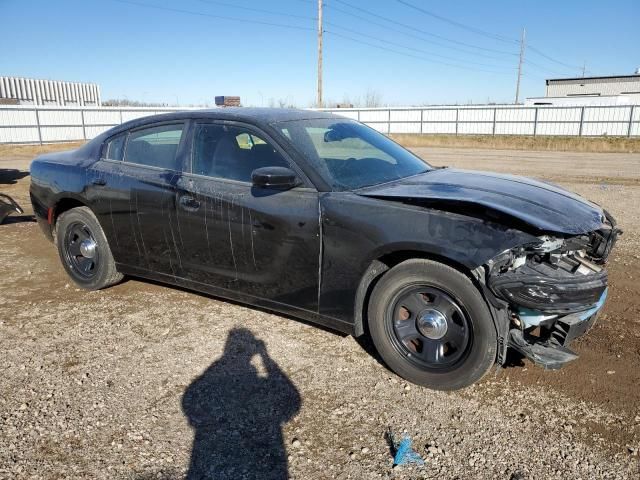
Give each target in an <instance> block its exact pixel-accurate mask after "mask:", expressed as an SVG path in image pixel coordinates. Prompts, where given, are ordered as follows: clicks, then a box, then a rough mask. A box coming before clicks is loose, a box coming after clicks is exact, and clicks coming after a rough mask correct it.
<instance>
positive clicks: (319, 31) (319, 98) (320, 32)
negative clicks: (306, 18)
mask: <svg viewBox="0 0 640 480" xmlns="http://www.w3.org/2000/svg"><path fill="white" fill-rule="evenodd" d="M322 1H323V0H318V99H317V101H316V104H317V105H316V107H322Z"/></svg>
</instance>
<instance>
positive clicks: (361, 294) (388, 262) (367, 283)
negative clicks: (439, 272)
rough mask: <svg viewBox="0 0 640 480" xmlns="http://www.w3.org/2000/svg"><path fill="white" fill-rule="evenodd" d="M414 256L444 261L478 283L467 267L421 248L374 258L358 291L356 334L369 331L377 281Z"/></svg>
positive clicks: (355, 316) (355, 319) (357, 335)
mask: <svg viewBox="0 0 640 480" xmlns="http://www.w3.org/2000/svg"><path fill="white" fill-rule="evenodd" d="M413 258H422V259H425V260H433V261H435V262H439V263H443V264H445V265H448V266H450V267H451V268H455V269H456V270H458V271H459V272H460V273H463V274H464V275H466V276H467V277H469V278H470V279H471V281H473V283H474V284H475V283H477V282H476V280H475V279H474V278H473V276H472V275H471V272H470V270H469V269H468V268H467V267H465V266H464V265H462V264H460V263H458V262H455V261H453V260H451V259H450V258H447V257H443V256H441V255H434V254H431V253H427V252H422V251H419V250H400V251H396V252H391V253H387V254H385V255H382V256H381V257H380V258H377V259H376V260H374V261H373V262H372V263H371V265H370V266H369V268H367V270H366V272H365V274H364V275H363V277H362V280H361V282H360V285H359V287H358V291H357V293H356V306H355V312H354V313H355V315H354V335H355V336H356V337H359V336H361V335H364V333H366V332H367V328H368V327H367V322H368V319H367V310H368V308H367V307H368V305H369V299H370V297H371V292H373V289H374V288H375V286H376V283H378V281H379V280H380V279H381V278H382V276H383V275H384V273H385V272H386V271H387V270H390V269H392V268H393V267H395V266H396V265H398V264H400V263H402V262H404V261H406V260H410V259H413Z"/></svg>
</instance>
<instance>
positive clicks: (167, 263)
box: [92, 122, 187, 277]
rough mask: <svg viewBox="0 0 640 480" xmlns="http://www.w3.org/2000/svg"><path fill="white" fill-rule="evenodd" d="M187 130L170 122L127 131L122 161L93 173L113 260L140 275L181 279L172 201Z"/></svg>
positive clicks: (177, 123)
mask: <svg viewBox="0 0 640 480" xmlns="http://www.w3.org/2000/svg"><path fill="white" fill-rule="evenodd" d="M186 129H187V125H186V123H185V122H171V123H163V124H153V125H146V126H144V127H140V128H137V129H134V130H131V131H129V132H127V133H126V138H125V142H124V149H123V154H122V156H123V159H122V161H120V162H118V164H117V165H112V166H109V168H105V167H103V170H105V175H104V176H103V177H100V175H99V174H98V172H93V174H92V175H93V178H94V179H93V181H92V183H93V184H95V185H96V188H97V189H100V196H101V198H102V203H103V209H102V210H103V211H106V209H107V206H108V209H109V211H110V215H109V218H105V221H106V223H107V224H108V223H111V230H112V235H111V237H112V238H113V240H114V241H110V244H112V245H113V246H114V250H115V251H114V256H115V260H116V262H118V263H121V264H124V265H127V266H128V267H130V268H133V269H135V270H137V271H138V272H139V273H141V274H143V275H144V274H145V272H147V273H148V272H154V273H157V274H160V275H168V276H170V277H176V276H179V275H180V248H181V244H182V237H181V234H180V231H179V230H178V229H177V222H176V221H175V213H176V212H175V203H174V202H175V195H176V181H177V178H178V174H179V172H180V169H181V164H182V155H183V152H182V150H183V143H184V138H185V132H186ZM117 140H118V141H120V140H119V139H117ZM110 148H111V147H110V145H109V144H108V146H107V149H106V150H107V154H108V152H109V150H110ZM107 156H109V155H107ZM111 156H115V155H111ZM108 162H112V160H108ZM107 172H109V173H108V174H107Z"/></svg>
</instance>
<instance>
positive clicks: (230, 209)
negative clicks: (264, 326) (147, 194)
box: [176, 122, 320, 312]
mask: <svg viewBox="0 0 640 480" xmlns="http://www.w3.org/2000/svg"><path fill="white" fill-rule="evenodd" d="M192 132H193V133H192V136H191V142H192V143H191V159H190V162H188V163H189V165H187V166H186V168H185V172H186V173H183V174H182V175H181V176H180V178H179V179H178V182H177V199H176V209H177V213H176V218H177V221H178V225H179V229H180V232H181V234H180V236H181V239H182V240H181V242H182V248H181V263H182V271H183V272H184V276H185V277H186V279H187V280H190V281H192V282H197V283H198V284H202V285H203V286H208V287H214V288H216V289H218V291H220V292H221V294H222V295H228V296H231V297H238V295H244V296H245V297H248V298H244V299H245V300H247V301H249V302H251V303H259V301H257V300H259V299H266V300H269V301H272V302H277V303H279V304H281V305H291V306H293V307H296V308H300V309H305V310H309V311H312V312H317V311H318V284H319V256H320V225H319V212H318V209H319V205H318V192H317V191H316V190H315V188H313V187H312V185H311V184H310V183H309V182H308V181H306V180H305V179H304V178H303V177H304V176H303V175H302V174H301V173H300V172H299V170H297V167H296V166H295V165H294V164H293V162H291V161H290V160H289V159H288V158H287V157H286V154H285V152H284V151H283V150H282V149H281V148H280V147H279V146H277V144H275V142H273V141H272V140H271V139H270V138H269V137H268V136H267V135H266V134H264V133H262V132H260V131H259V130H257V129H256V128H254V127H252V126H248V125H244V124H238V123H235V122H201V123H195V124H194V127H193V129H192ZM272 166H281V167H287V168H291V169H295V171H297V172H298V173H299V175H300V178H301V179H303V182H305V184H303V185H301V186H299V187H296V188H292V189H290V190H286V191H283V190H277V189H270V188H261V187H256V186H253V185H252V182H251V173H252V172H253V171H254V170H255V169H257V168H261V167H272ZM225 292H226V293H225Z"/></svg>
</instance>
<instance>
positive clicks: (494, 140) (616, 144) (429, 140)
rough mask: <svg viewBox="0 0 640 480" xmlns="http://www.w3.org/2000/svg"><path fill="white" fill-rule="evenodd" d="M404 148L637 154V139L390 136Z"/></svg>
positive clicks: (515, 136) (638, 145) (638, 150)
mask: <svg viewBox="0 0 640 480" xmlns="http://www.w3.org/2000/svg"><path fill="white" fill-rule="evenodd" d="M391 137H392V138H393V139H394V140H395V141H397V142H399V143H400V144H402V145H404V146H405V147H457V148H487V149H506V150H542V151H555V152H594V153H598V152H604V153H614V152H619V153H638V152H640V138H627V137H598V138H584V137H582V138H580V137H547V136H541V137H531V136H524V135H513V136H511V135H509V136H507V135H496V136H492V135H459V136H456V135H397V134H396V135H391Z"/></svg>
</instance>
